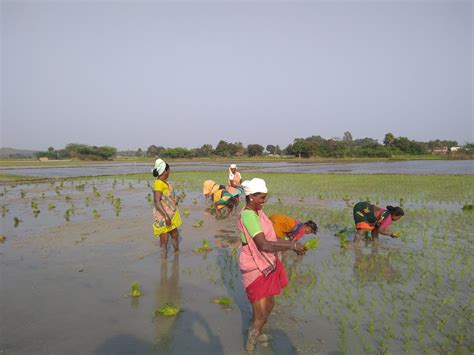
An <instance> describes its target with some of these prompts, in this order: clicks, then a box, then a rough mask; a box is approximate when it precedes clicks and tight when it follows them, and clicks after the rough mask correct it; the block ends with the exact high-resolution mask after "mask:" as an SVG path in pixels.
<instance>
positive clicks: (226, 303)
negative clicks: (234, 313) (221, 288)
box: [211, 296, 232, 306]
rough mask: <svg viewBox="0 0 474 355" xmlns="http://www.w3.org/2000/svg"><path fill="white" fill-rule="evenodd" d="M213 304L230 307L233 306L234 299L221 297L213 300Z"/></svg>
mask: <svg viewBox="0 0 474 355" xmlns="http://www.w3.org/2000/svg"><path fill="white" fill-rule="evenodd" d="M211 302H214V303H217V304H221V305H223V306H230V305H231V304H232V298H230V297H228V296H225V297H220V298H213V299H211Z"/></svg>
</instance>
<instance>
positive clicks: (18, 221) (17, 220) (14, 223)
mask: <svg viewBox="0 0 474 355" xmlns="http://www.w3.org/2000/svg"><path fill="white" fill-rule="evenodd" d="M21 222H23V221H22V220H21V219H19V218H18V217H13V226H14V227H15V228H16V227H18V225H19V224H20V223H21Z"/></svg>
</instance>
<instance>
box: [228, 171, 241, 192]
mask: <svg viewBox="0 0 474 355" xmlns="http://www.w3.org/2000/svg"><path fill="white" fill-rule="evenodd" d="M241 181H242V176H241V175H240V173H239V172H238V171H237V165H235V164H230V166H229V177H228V178H227V184H226V187H225V189H226V190H227V191H228V192H230V193H231V194H232V195H238V194H239V193H240V191H239V190H237V188H238V187H239V186H240V183H241Z"/></svg>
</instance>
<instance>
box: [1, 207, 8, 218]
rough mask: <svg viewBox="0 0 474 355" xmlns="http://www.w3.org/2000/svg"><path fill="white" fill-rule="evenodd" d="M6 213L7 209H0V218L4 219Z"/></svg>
mask: <svg viewBox="0 0 474 355" xmlns="http://www.w3.org/2000/svg"><path fill="white" fill-rule="evenodd" d="M8 211H9V209H8V208H6V207H5V206H1V207H0V213H1V214H2V217H5V214H7V213H8Z"/></svg>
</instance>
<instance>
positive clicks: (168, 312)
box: [155, 303, 182, 317]
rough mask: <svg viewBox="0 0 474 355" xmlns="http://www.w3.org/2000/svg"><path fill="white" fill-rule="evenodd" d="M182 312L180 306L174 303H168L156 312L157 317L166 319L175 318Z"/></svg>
mask: <svg viewBox="0 0 474 355" xmlns="http://www.w3.org/2000/svg"><path fill="white" fill-rule="evenodd" d="M179 312H182V310H181V308H180V307H179V306H174V305H173V304H172V303H166V304H165V305H164V306H163V307H161V308H159V309H157V310H156V311H155V316H158V315H162V316H165V317H174V316H176V315H178V313H179Z"/></svg>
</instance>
